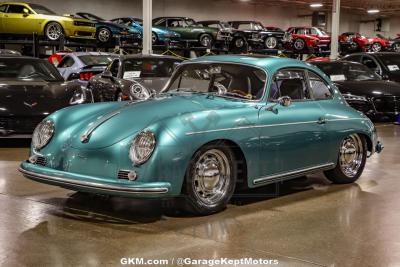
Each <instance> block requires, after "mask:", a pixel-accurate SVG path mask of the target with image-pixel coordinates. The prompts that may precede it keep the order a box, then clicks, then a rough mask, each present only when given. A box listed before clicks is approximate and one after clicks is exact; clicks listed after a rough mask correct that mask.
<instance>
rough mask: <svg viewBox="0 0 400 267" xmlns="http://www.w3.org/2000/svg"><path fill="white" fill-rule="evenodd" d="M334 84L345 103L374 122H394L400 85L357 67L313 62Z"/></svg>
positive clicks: (346, 63)
mask: <svg viewBox="0 0 400 267" xmlns="http://www.w3.org/2000/svg"><path fill="white" fill-rule="evenodd" d="M311 64H314V65H316V66H318V67H319V68H320V69H321V70H322V71H323V72H324V73H325V74H326V75H328V76H329V77H330V78H331V80H332V81H333V82H334V83H335V84H336V86H337V87H338V89H339V90H340V92H341V93H342V95H343V97H344V98H345V99H346V101H347V103H348V104H349V105H350V106H352V107H353V108H355V109H357V110H359V111H361V112H363V113H364V114H365V115H367V116H368V117H370V118H371V119H373V120H392V121H393V120H395V119H396V116H397V115H398V114H399V113H400V84H399V83H396V82H391V81H385V80H382V79H381V77H380V76H379V75H377V74H376V73H374V72H373V71H371V70H370V69H368V68H367V67H365V66H364V65H362V64H360V63H355V62H347V61H315V62H312V63H311Z"/></svg>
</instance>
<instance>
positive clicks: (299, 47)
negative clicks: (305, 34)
mask: <svg viewBox="0 0 400 267" xmlns="http://www.w3.org/2000/svg"><path fill="white" fill-rule="evenodd" d="M293 46H294V48H295V49H296V50H303V49H304V47H305V43H304V41H303V40H302V39H297V40H296V41H295V42H294V44H293Z"/></svg>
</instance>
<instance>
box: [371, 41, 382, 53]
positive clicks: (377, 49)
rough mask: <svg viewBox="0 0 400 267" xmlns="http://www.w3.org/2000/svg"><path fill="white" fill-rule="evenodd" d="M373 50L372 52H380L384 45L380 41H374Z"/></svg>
mask: <svg viewBox="0 0 400 267" xmlns="http://www.w3.org/2000/svg"><path fill="white" fill-rule="evenodd" d="M371 50H372V52H380V51H381V50H382V45H381V44H380V43H373V44H372V46H371Z"/></svg>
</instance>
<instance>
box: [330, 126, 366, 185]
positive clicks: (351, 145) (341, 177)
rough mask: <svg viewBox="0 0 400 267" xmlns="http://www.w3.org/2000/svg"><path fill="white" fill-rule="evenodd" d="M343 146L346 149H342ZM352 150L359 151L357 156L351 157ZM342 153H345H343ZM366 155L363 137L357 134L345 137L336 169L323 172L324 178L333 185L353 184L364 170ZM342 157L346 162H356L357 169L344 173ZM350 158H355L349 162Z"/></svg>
mask: <svg viewBox="0 0 400 267" xmlns="http://www.w3.org/2000/svg"><path fill="white" fill-rule="evenodd" d="M344 146H346V149H344ZM353 149H354V151H357V149H359V150H361V151H359V154H356V155H352V153H351V151H352V150H353ZM344 151H346V152H347V153H344ZM355 153H356V152H355ZM367 153H368V148H367V142H366V140H365V137H364V136H362V135H359V134H352V135H349V136H347V137H346V138H344V139H343V141H342V142H341V144H340V147H339V153H338V160H337V164H336V167H335V168H334V169H332V170H329V171H325V172H324V174H325V176H326V178H328V179H329V180H330V181H331V182H333V183H335V184H349V183H354V182H355V181H357V179H358V178H360V176H361V174H362V172H363V170H364V167H365V163H366V161H367ZM343 157H345V159H346V161H352V162H353V163H355V162H357V164H356V166H357V169H356V170H353V171H352V172H350V171H345V170H344V169H345V167H344V162H343V163H342V159H343ZM352 157H356V159H354V160H351V159H352ZM350 173H351V174H350Z"/></svg>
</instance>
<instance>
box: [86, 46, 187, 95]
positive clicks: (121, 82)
mask: <svg viewBox="0 0 400 267" xmlns="http://www.w3.org/2000/svg"><path fill="white" fill-rule="evenodd" d="M180 62H182V60H181V59H179V58H176V57H171V56H160V55H139V54H138V55H128V56H120V57H118V58H116V59H114V61H113V62H112V63H111V64H110V65H109V66H108V67H107V69H106V70H105V71H104V72H103V73H101V74H99V75H96V76H94V77H93V78H92V79H91V80H90V81H89V84H88V88H89V89H90V90H91V91H92V92H93V96H94V100H95V101H96V102H97V101H99V102H103V101H122V100H134V99H146V98H148V97H149V96H150V95H151V94H153V93H156V92H159V91H161V89H163V88H164V86H165V84H166V83H167V81H168V80H169V77H170V76H171V75H172V72H173V71H174V69H175V65H176V64H179V63H180Z"/></svg>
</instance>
